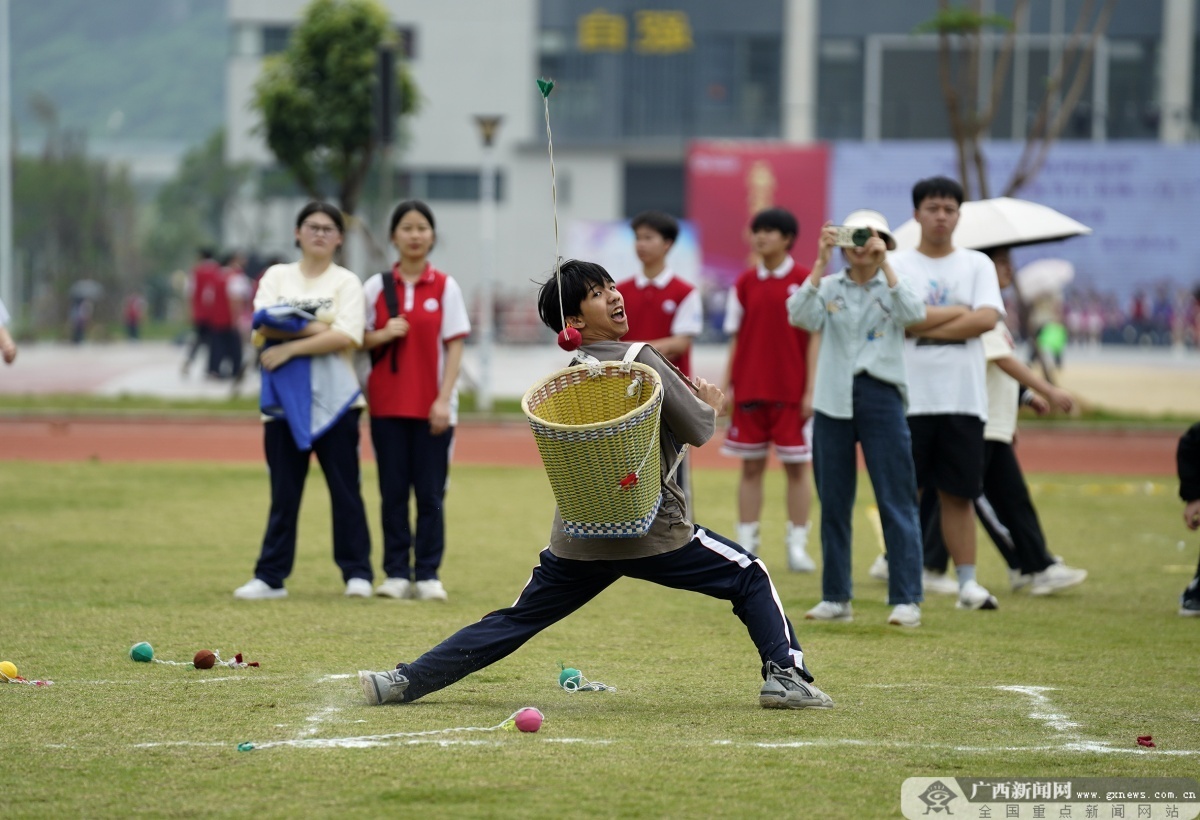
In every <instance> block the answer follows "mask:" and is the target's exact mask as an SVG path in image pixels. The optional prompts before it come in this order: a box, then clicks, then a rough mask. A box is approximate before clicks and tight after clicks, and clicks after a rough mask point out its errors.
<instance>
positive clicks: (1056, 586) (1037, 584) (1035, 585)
mask: <svg viewBox="0 0 1200 820" xmlns="http://www.w3.org/2000/svg"><path fill="white" fill-rule="evenodd" d="M1087 576H1088V573H1087V570H1086V569H1077V568H1075V567H1068V566H1067V565H1066V564H1051V565H1050V566H1048V567H1046V568H1045V569H1044V570H1042V571H1041V572H1035V573H1034V574H1033V578H1032V580H1031V581H1030V583H1029V594H1030V595H1049V594H1051V593H1052V592H1058V591H1059V590H1060V589H1069V588H1070V587H1074V586H1079V585H1080V584H1082V583H1083V582H1084V581H1085V580H1087Z"/></svg>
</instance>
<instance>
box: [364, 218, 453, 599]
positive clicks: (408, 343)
mask: <svg viewBox="0 0 1200 820" xmlns="http://www.w3.org/2000/svg"><path fill="white" fill-rule="evenodd" d="M388 235H389V236H391V239H392V244H393V245H395V246H396V250H398V251H399V252H400V261H399V262H397V263H396V264H395V266H394V267H393V268H392V270H391V271H388V272H385V273H380V274H376V275H375V276H372V277H371V278H370V279H368V280H367V282H366V284H365V285H364V286H363V287H364V297H365V301H366V311H367V314H366V333H365V335H364V339H363V347H364V348H366V349H367V350H369V351H371V360H372V366H371V375H370V377H369V379H368V381H367V397H368V398H367V401H368V405H369V408H370V414H371V441H372V444H373V445H374V447H375V461H376V464H377V465H378V469H379V494H380V496H381V497H382V519H383V569H384V573H385V574H386V576H387V578H386V579H385V580H384V581H383V583H381V584H380V585H379V586H378V587H377V588H376V589H375V594H376V595H381V596H384V597H388V598H418V599H422V600H441V601H444V600H446V590H445V587H443V586H442V582H441V580H440V579H439V578H438V570H439V568H440V567H441V564H442V554H443V552H444V551H445V542H446V537H445V534H446V527H445V517H444V515H443V509H442V504H443V500H444V498H445V495H446V480H447V477H448V475H449V470H450V450H451V444H452V442H453V441H454V425H455V424H456V423H457V422H458V392H457V388H456V384H457V382H458V374H459V370H460V367H461V364H462V355H463V345H464V341H465V340H466V337H467V335H468V334H469V333H470V332H471V323H470V320H469V319H468V317H467V305H466V301H465V300H464V299H463V294H462V289H461V288H460V287H459V286H458V283H457V282H455V281H454V279H452V278H451V277H450V276H448V275H446V274H445V273H442V272H441V271H440V270H438V269H437V268H435V267H434V266H433V265H431V264H430V263H429V258H428V257H429V252H430V251H431V250H433V245H434V242H435V241H436V239H437V235H436V233H435V227H434V219H433V212H432V211H431V210H430V209H429V206H428V205H426V204H425V203H424V202H421V201H420V200H415V199H412V200H406V201H404V202H401V203H400V204H399V205H397V206H396V209H395V210H394V211H393V212H392V219H391V224H390V226H389V231H388ZM389 291H390V293H389ZM392 294H394V298H392ZM389 300H390V301H392V303H393V305H394V307H393V306H389ZM410 493H411V494H415V496H416V499H417V521H416V528H415V532H414V531H413V529H411V528H410V525H409V518H408V499H409V495H410Z"/></svg>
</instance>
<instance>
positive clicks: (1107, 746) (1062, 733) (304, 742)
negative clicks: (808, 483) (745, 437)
mask: <svg viewBox="0 0 1200 820" xmlns="http://www.w3.org/2000/svg"><path fill="white" fill-rule="evenodd" d="M351 677H353V675H325V676H323V677H321V678H319V682H332V681H336V680H345V679H347V678H351ZM211 680H212V681H214V682H215V681H218V680H244V678H241V677H230V678H213V679H211ZM896 685H899V684H896ZM890 686H892V685H889V684H876V685H874V687H875V688H890ZM991 688H993V689H995V690H997V691H1000V692H1012V693H1014V694H1017V695H1021V696H1023V697H1024V698H1025V699H1027V700H1028V701H1029V702H1030V703H1031V706H1032V709H1031V711H1030V712H1029V714H1028V717H1029V718H1030V720H1033V721H1036V722H1038V723H1041V724H1042V725H1043V726H1045V727H1046V728H1047V729H1049V730H1051V731H1053V732H1055V733H1056V734H1057V735H1058V736H1059V737H1060V738H1061V741H1060V742H1058V743H1043V744H1036V745H1029V746H962V745H955V744H947V743H918V742H909V741H886V740H885V741H877V740H856V739H853V738H827V739H818V740H794V741H788V740H785V741H753V742H748V741H739V740H713V741H708V742H707V743H708V744H709V745H713V746H740V747H746V748H756V749H805V748H820V747H826V748H832V747H839V746H850V747H857V748H870V747H875V748H889V749H925V750H928V749H944V750H947V751H954V752H963V753H970V754H994V753H996V752H1080V753H1086V754H1129V755H1163V756H1169V757H1197V756H1200V750H1191V749H1158V748H1155V749H1150V748H1145V747H1140V746H1139V747H1129V748H1124V747H1116V746H1113V745H1112V743H1110V742H1108V741H1101V740H1090V739H1087V738H1085V737H1084V736H1083V735H1081V734H1080V733H1079V732H1078V731H1075V730H1077V729H1078V728H1079V726H1080V724H1079V723H1078V722H1076V721H1074V720H1071V719H1070V717H1069V716H1067V715H1065V714H1063V713H1062V712H1060V711H1058V710H1056V709H1055V708H1054V704H1053V703H1052V702H1051V699H1050V698H1049V697H1048V696H1047V694H1046V693H1047V692H1054V691H1057V688H1056V687H1052V686H1019V685H1006V686H994V687H991ZM342 711H343V710H342V708H341V707H339V706H332V705H329V706H325V707H322V708H321V709H319V710H318V711H316V712H314V713H313V714H311V715H309V716H308V717H306V718H305V724H306V726H305V727H304V728H303V729H301V730H300V731H299V733H298V736H297V737H295V738H292V739H290V740H276V741H269V742H267V743H264V744H262V748H271V747H276V746H289V747H292V748H298V749H366V748H377V747H386V746H439V747H443V748H446V747H453V746H499V745H501V744H502V743H503V741H500V740H492V739H484V738H461V739H459V738H448V737H418V736H415V735H419V734H420V733H417V732H412V733H399V732H398V733H396V734H395V735H394V736H392V737H388V736H387V735H382V736H381V735H374V736H372V735H361V736H357V737H329V738H320V737H312V735H313V734H315V733H316V732H317V731H318V730H319V729H320V727H321V725H322V724H324V723H326V722H328V721H329V719H330V718H331V717H332V716H334V715H336V714H338V713H340V712H342ZM356 722H358V723H362V722H364V721H356ZM442 731H446V732H452V731H454V730H452V729H451V730H442ZM465 731H466V730H465ZM469 731H480V730H479V729H471V730H469ZM489 731H490V730H489ZM433 733H434V732H431V734H433ZM542 742H543V743H558V744H563V745H581V746H611V745H616V744H620V743H622V741H620V740H612V739H596V738H579V737H546V738H543V739H542ZM698 743H704V741H699V742H698ZM132 745H133V748H135V749H153V748H162V747H171V746H197V747H222V746H224V747H228V746H230V745H232V744H230V743H228V742H213V741H189V740H179V741H158V742H146V743H135V744H132ZM684 745H691V744H689V743H686V742H685V744H684ZM48 746H49V747H50V748H66V746H65V745H64V744H48Z"/></svg>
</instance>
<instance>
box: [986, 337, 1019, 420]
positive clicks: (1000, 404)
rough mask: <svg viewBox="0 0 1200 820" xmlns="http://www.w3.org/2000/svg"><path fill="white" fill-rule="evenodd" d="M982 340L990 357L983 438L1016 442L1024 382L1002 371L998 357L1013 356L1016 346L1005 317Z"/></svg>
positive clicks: (988, 357)
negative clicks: (986, 413)
mask: <svg viewBox="0 0 1200 820" xmlns="http://www.w3.org/2000/svg"><path fill="white" fill-rule="evenodd" d="M979 341H980V342H982V343H983V355H984V356H985V357H987V395H988V417H987V424H986V425H985V426H984V428H983V437H984V439H986V440H987V441H1003V442H1004V443H1005V444H1012V440H1013V434H1014V433H1016V432H1017V403H1018V401H1019V400H1020V398H1021V385H1020V384H1019V383H1018V382H1017V380H1016V379H1014V378H1013V377H1012V376H1010V375H1008V374H1007V373H1005V372H1004V371H1003V370H1001V369H1000V366H999V365H998V364H996V360H997V359H1003V358H1005V357H1007V356H1011V355H1012V354H1013V350H1015V349H1016V345H1015V344H1013V337H1012V334H1011V333H1009V332H1008V325H1006V324H1005V323H1004V321H1003V320H1001V321H999V322H997V323H996V327H995V328H994V329H993V330H989V331H988V332H987V333H985V334H983V335H982V336H980V337H979Z"/></svg>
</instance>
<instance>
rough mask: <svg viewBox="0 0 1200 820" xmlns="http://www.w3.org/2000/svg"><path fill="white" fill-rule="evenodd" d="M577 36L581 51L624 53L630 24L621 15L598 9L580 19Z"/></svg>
mask: <svg viewBox="0 0 1200 820" xmlns="http://www.w3.org/2000/svg"><path fill="white" fill-rule="evenodd" d="M577 36H578V39H579V50H580V51H624V50H625V46H626V44H627V42H628V39H629V24H628V23H627V22H626V21H625V18H624V17H622V16H621V15H619V14H609V13H608V12H606V11H605V10H604V9H596V10H595V11H593V12H590V13H588V14H585V15H583V16H582V17H580V18H579V26H578V35H577Z"/></svg>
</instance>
